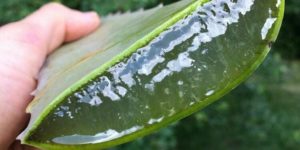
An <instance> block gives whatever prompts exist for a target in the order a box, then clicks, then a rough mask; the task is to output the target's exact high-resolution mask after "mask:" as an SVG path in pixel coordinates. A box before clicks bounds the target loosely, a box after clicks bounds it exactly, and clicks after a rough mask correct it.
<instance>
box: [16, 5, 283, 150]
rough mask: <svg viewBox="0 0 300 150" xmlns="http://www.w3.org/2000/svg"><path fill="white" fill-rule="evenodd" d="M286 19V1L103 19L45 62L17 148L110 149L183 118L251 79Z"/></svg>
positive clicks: (173, 8) (169, 8) (178, 8)
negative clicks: (94, 29) (91, 29)
mask: <svg viewBox="0 0 300 150" xmlns="http://www.w3.org/2000/svg"><path fill="white" fill-rule="evenodd" d="M223 1H224V2H225V3H224V4H228V5H221V4H223V3H221V2H223ZM252 2H253V3H252ZM237 3H238V4H237ZM212 4H216V5H215V6H220V7H216V8H214V7H213V5H212ZM221 6H222V7H221ZM220 8H222V9H220ZM211 10H213V11H211ZM203 12H205V13H203ZM283 13H284V0H263V1H262V0H236V1H228V0H212V1H208V2H207V1H201V0H198V1H191V0H185V1H181V2H179V3H175V4H172V5H170V6H166V7H163V8H155V9H152V10H148V11H145V12H143V11H141V12H136V13H132V14H124V15H118V16H111V17H107V18H106V19H105V20H104V23H103V26H102V27H101V29H99V30H98V31H96V32H95V33H94V34H92V35H90V36H88V37H86V38H84V39H82V40H80V41H77V42H74V43H70V44H67V45H65V46H63V47H62V48H60V49H58V50H57V51H56V52H54V53H53V54H52V55H51V56H50V57H49V58H48V60H47V63H46V64H45V67H44V69H43V70H42V72H41V79H40V83H39V88H38V89H37V95H36V99H35V100H34V102H33V103H32V104H31V106H30V107H29V108H28V111H29V112H30V113H31V115H32V118H31V120H30V124H29V126H28V128H27V129H26V130H25V132H24V136H23V137H22V143H24V144H28V145H32V146H36V147H39V148H41V149H68V150H69V149H99V148H107V147H111V146H115V145H118V144H122V143H125V142H128V141H130V140H133V139H135V138H138V137H141V136H144V135H147V134H149V133H152V132H154V131H155V130H157V129H159V128H161V127H164V126H166V125H168V124H170V123H171V122H173V121H176V120H178V119H181V118H184V117H186V116H188V115H190V114H192V113H194V112H196V111H198V110H200V109H201V108H204V107H206V106H207V105H209V104H211V103H212V102H214V101H216V100H217V99H219V98H220V97H222V96H223V95H225V94H226V93H228V92H229V91H231V90H232V89H233V88H235V87H236V86H237V85H239V84H240V83H241V82H242V81H244V80H245V79H247V77H248V76H249V75H250V74H251V73H252V72H253V71H254V70H255V69H256V68H257V67H258V66H259V65H260V64H261V62H262V61H263V60H264V58H265V56H266V55H267V54H268V52H269V50H270V45H271V44H272V43H273V42H274V41H275V40H276V38H277V35H278V32H279V29H280V26H281V22H282V19H283ZM199 134H201V133H199Z"/></svg>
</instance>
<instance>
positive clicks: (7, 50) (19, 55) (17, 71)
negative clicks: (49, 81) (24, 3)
mask: <svg viewBox="0 0 300 150" xmlns="http://www.w3.org/2000/svg"><path fill="white" fill-rule="evenodd" d="M99 24H100V19H99V17H98V15H97V14H96V13H94V12H89V13H82V12H78V11H75V10H71V9H69V8H66V7H64V6H62V5H60V4H57V3H50V4H47V5H45V6H43V7H42V8H40V9H39V10H38V11H37V12H35V13H33V14H32V15H30V16H28V17H27V18H25V19H23V20H21V21H19V22H15V23H11V24H8V25H5V26H3V27H1V28H0V114H1V117H0V150H6V149H32V148H29V147H25V146H22V145H21V144H20V143H19V142H17V141H16V137H17V135H18V134H19V133H20V132H21V131H22V130H23V129H24V128H25V127H26V125H27V122H28V119H29V116H28V115H26V113H25V109H26V107H27V105H28V103H29V102H30V101H31V100H32V98H33V97H32V96H31V95H30V93H31V92H32V91H33V90H34V89H35V87H36V77H37V76H38V73H39V70H40V68H41V67H42V65H43V62H44V61H45V59H46V56H47V55H48V54H49V53H51V52H52V51H53V50H54V49H56V48H57V47H59V46H60V45H61V44H62V43H64V42H70V41H73V40H76V39H79V38H81V37H83V36H85V35H87V34H89V33H91V32H92V31H94V30H95V29H96V28H97V27H98V26H99Z"/></svg>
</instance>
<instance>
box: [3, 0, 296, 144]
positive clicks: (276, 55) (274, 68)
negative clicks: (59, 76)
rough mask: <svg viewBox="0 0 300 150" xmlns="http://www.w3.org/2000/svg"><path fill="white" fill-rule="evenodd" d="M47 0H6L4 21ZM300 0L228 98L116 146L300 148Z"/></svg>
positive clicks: (117, 3)
mask: <svg viewBox="0 0 300 150" xmlns="http://www.w3.org/2000/svg"><path fill="white" fill-rule="evenodd" d="M175 1H176V0H61V1H57V2H61V3H63V4H65V5H67V6H69V7H72V8H74V9H79V10H83V11H88V10H95V11H97V12H98V13H100V14H101V15H106V14H109V13H116V12H124V11H129V10H131V11H134V10H137V9H140V8H145V9H148V8H151V7H154V6H156V5H158V4H160V3H163V4H169V3H172V2H175ZM47 2H49V1H46V0H1V1H0V25H3V24H6V23H9V22H12V21H16V20H18V19H21V18H23V17H24V16H26V15H28V14H29V13H31V12H32V11H34V10H36V9H37V8H39V7H40V6H41V5H43V4H44V3H47ZM299 28H300V1H299V0H286V14H285V19H284V23H283V26H282V29H281V33H280V35H279V38H278V40H277V42H276V43H275V44H274V45H273V49H272V51H271V54H270V55H269V56H268V58H267V60H266V61H265V62H264V64H263V65H262V66H261V67H260V68H259V69H258V70H257V71H256V72H255V74H254V75H253V76H252V77H251V78H250V79H248V80H247V81H246V82H245V83H244V84H242V85H240V86H239V87H238V88H236V89H235V90H234V91H232V92H231V93H230V94H229V95H227V96H225V97H224V98H222V100H220V101H218V102H216V103H214V104H213V105H211V106H209V107H207V108H206V109H204V110H202V111H199V112H198V113H195V114H194V115H191V116H190V117H187V118H185V119H183V120H181V121H179V122H176V123H174V124H172V125H170V126H169V127H167V128H164V129H161V130H160V131H158V132H156V133H154V134H152V135H149V136H146V137H143V138H140V139H138V140H135V141H133V142H130V143H127V144H123V145H120V146H118V147H115V148H112V150H139V149H142V150H153V149H154V150H199V149H203V150H231V149H241V150H248V149H249V150H253V149H259V150H282V149H285V150H298V149H300V50H299V45H298V44H300V37H299V36H300V34H299V33H300V29H299Z"/></svg>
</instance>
